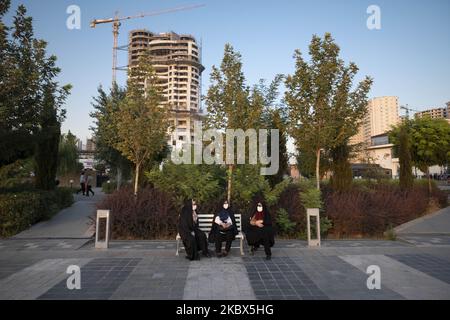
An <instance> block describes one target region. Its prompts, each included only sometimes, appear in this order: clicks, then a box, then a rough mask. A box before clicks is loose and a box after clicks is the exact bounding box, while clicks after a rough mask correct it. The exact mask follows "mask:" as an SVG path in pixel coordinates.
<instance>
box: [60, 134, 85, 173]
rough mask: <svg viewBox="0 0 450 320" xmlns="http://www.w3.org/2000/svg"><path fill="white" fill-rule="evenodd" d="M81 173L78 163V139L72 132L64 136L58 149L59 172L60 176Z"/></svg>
mask: <svg viewBox="0 0 450 320" xmlns="http://www.w3.org/2000/svg"><path fill="white" fill-rule="evenodd" d="M78 171H80V163H79V162H78V149H77V137H76V136H75V135H73V134H72V133H71V132H70V131H69V132H68V133H67V134H62V135H61V138H60V140H59V149H58V170H57V174H58V175H59V176H65V175H68V174H71V173H75V172H78Z"/></svg>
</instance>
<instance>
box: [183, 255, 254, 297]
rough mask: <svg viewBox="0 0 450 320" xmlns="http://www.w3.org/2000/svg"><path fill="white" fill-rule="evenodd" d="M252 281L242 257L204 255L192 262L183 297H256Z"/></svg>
mask: <svg viewBox="0 0 450 320" xmlns="http://www.w3.org/2000/svg"><path fill="white" fill-rule="evenodd" d="M232 253H234V251H232ZM236 254H237V253H236ZM250 281H251V280H250ZM250 281H249V278H248V277H247V272H246V268H245V266H244V265H243V264H242V258H240V257H237V256H228V257H226V258H221V259H219V258H216V257H213V258H209V259H208V258H203V259H201V260H200V261H192V262H190V265H189V273H188V275H187V279H186V286H185V288H184V295H183V299H186V300H197V299H199V300H210V299H212V300H254V299H255V294H254V292H253V290H252V286H251V285H250Z"/></svg>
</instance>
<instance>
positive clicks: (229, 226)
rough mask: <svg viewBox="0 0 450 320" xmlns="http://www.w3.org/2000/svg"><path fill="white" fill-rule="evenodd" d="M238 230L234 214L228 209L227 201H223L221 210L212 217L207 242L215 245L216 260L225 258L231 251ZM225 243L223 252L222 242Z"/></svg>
mask: <svg viewBox="0 0 450 320" xmlns="http://www.w3.org/2000/svg"><path fill="white" fill-rule="evenodd" d="M237 234H238V230H237V227H236V220H235V218H234V213H233V212H232V211H231V209H230V205H229V203H228V201H224V202H223V204H222V208H221V209H220V210H219V213H217V214H216V215H215V216H214V219H213V225H212V227H211V232H210V234H209V242H213V243H215V245H216V255H217V257H218V258H221V257H226V256H227V255H228V254H229V252H230V249H231V244H232V242H233V240H234V239H235V238H236V235H237ZM224 241H225V250H224V251H222V242H224Z"/></svg>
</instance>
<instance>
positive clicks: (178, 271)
mask: <svg viewBox="0 0 450 320" xmlns="http://www.w3.org/2000/svg"><path fill="white" fill-rule="evenodd" d="M188 269H189V261H187V260H186V259H181V258H180V257H175V256H170V257H161V256H152V257H146V258H143V259H142V261H141V262H140V263H139V264H138V265H137V266H136V268H135V269H134V270H133V272H132V273H131V274H130V275H129V277H128V278H127V280H126V282H124V283H122V284H121V285H120V287H119V288H118V289H117V290H116V291H115V292H114V294H113V295H112V296H111V299H136V300H138V299H151V300H167V299H169V300H181V299H183V293H184V288H185V284H186V277H187V274H188Z"/></svg>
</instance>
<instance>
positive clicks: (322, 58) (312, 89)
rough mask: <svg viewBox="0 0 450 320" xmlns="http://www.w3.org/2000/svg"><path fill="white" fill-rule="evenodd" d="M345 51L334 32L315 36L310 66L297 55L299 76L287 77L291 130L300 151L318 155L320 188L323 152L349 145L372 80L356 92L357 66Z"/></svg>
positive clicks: (311, 48) (317, 171) (318, 184)
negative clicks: (347, 60) (345, 59)
mask: <svg viewBox="0 0 450 320" xmlns="http://www.w3.org/2000/svg"><path fill="white" fill-rule="evenodd" d="M339 51H340V49H339V47H338V45H337V44H336V43H335V42H334V39H333V38H332V37H331V35H330V34H329V33H326V34H325V36H324V38H323V39H321V38H320V37H318V36H315V35H314V36H313V38H312V41H311V44H310V46H309V55H310V57H311V58H310V59H311V60H310V62H309V63H308V62H306V61H305V60H304V59H303V56H302V54H301V52H300V50H296V52H295V55H294V58H295V60H296V68H295V73H294V74H293V75H289V76H287V78H286V81H285V85H286V93H285V101H286V104H287V106H288V110H289V117H290V124H289V129H290V130H289V131H290V134H291V136H292V137H293V138H294V139H295V144H296V147H297V149H299V150H313V152H314V154H315V162H316V165H315V176H316V188H317V189H319V188H320V162H321V161H320V159H321V153H322V152H323V151H325V152H328V151H329V150H330V149H332V148H335V147H337V146H339V145H343V144H345V143H347V142H348V139H349V137H351V136H352V135H354V134H355V133H356V130H357V126H356V125H355V123H358V122H359V120H360V119H361V118H362V117H363V115H364V112H365V108H366V105H367V93H368V91H369V89H370V86H371V84H372V80H371V79H370V78H368V77H366V78H365V79H364V80H363V81H361V82H360V83H359V84H358V85H357V86H356V88H355V89H354V91H351V88H352V85H353V78H354V76H355V75H356V74H357V72H358V67H357V66H356V65H355V64H354V63H350V64H349V65H348V66H346V65H345V64H344V62H343V60H342V59H340V58H339Z"/></svg>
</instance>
